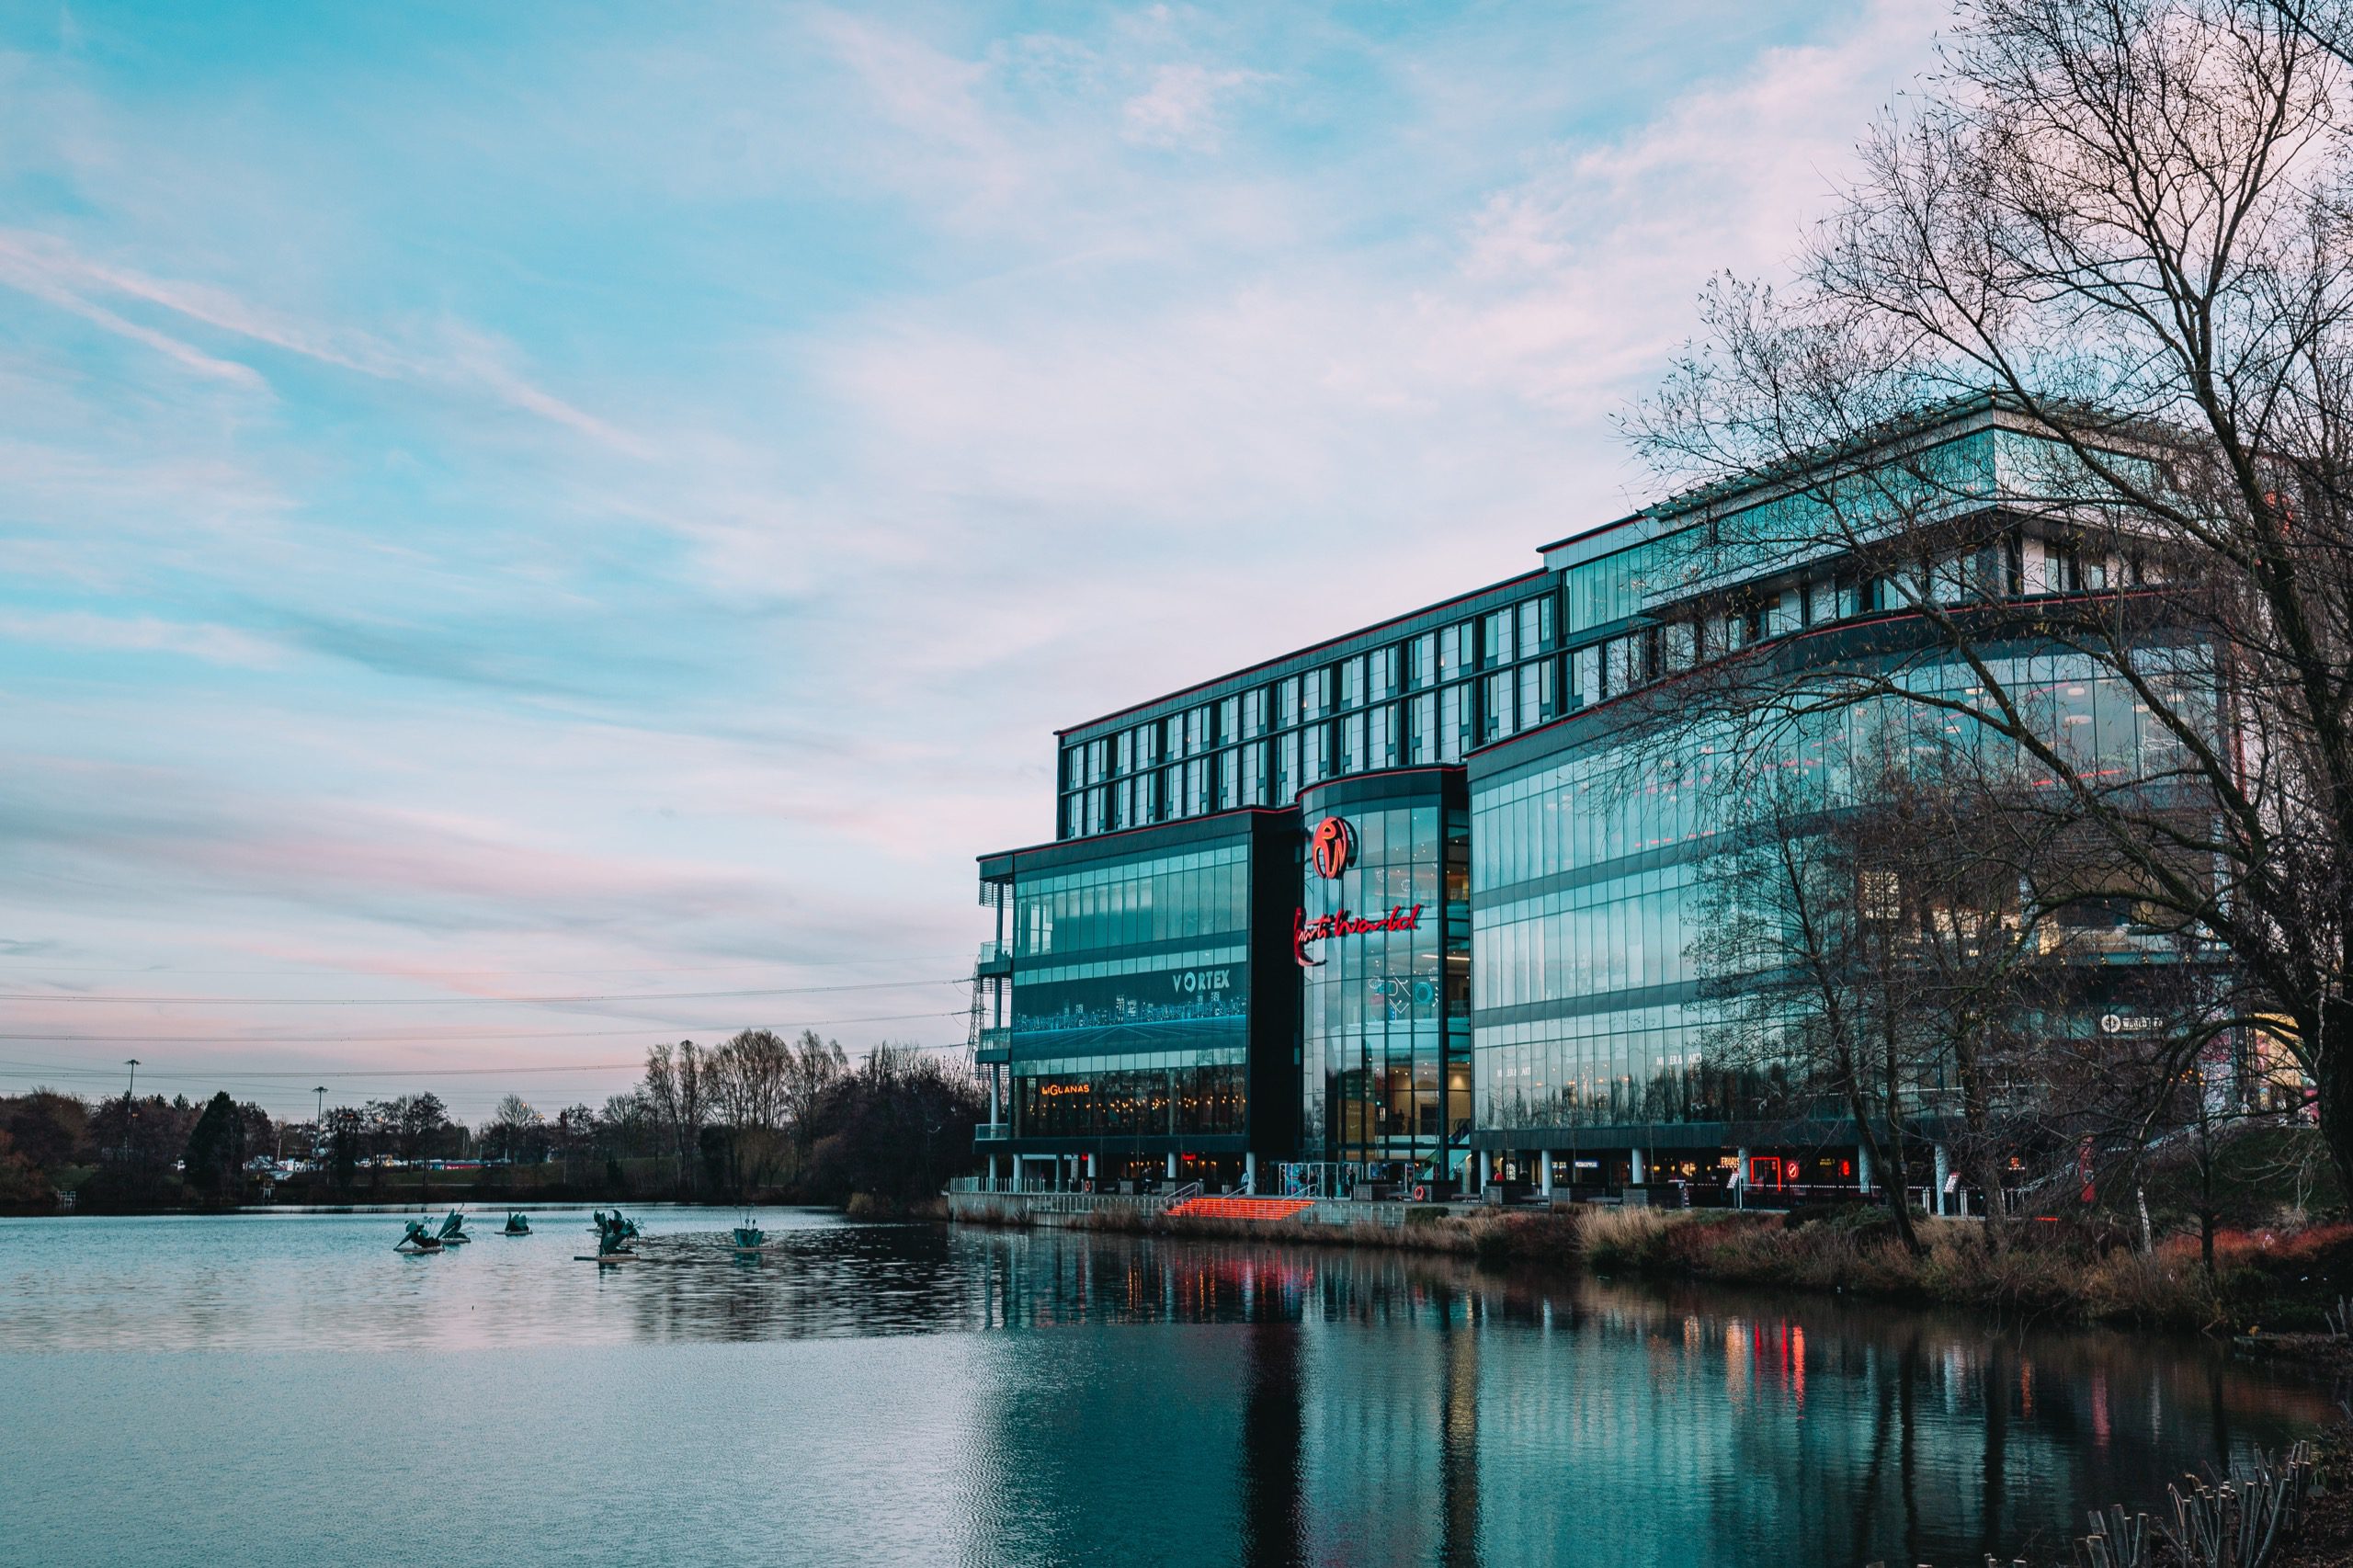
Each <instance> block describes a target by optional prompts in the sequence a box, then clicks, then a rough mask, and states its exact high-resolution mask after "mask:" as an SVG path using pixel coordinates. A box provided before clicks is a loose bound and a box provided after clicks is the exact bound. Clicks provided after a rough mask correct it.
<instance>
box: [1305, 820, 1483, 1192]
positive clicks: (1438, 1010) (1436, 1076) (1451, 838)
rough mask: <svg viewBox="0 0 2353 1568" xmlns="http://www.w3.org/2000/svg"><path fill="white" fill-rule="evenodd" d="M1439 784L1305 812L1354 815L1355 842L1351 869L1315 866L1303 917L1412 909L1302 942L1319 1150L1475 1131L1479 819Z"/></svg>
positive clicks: (1419, 1149)
mask: <svg viewBox="0 0 2353 1568" xmlns="http://www.w3.org/2000/svg"><path fill="white" fill-rule="evenodd" d="M1429 795H1430V798H1429V799H1428V801H1427V802H1426V803H1425V802H1421V801H1415V802H1411V803H1408V802H1406V801H1368V802H1363V803H1357V804H1347V805H1336V806H1335V807H1334V808H1333V809H1332V810H1331V811H1330V812H1323V811H1319V810H1317V809H1316V807H1315V805H1314V802H1313V798H1311V799H1310V801H1309V802H1308V803H1307V805H1308V809H1307V812H1306V813H1305V817H1312V818H1313V819H1314V820H1315V821H1316V822H1317V823H1319V824H1320V823H1321V822H1323V821H1324V820H1325V818H1326V817H1327V816H1328V817H1335V818H1337V819H1338V820H1340V821H1341V822H1343V823H1345V824H1347V836H1348V839H1349V841H1350V842H1351V844H1352V846H1353V849H1354V853H1353V855H1352V857H1351V858H1350V860H1349V863H1348V865H1347V869H1345V870H1343V871H1342V872H1341V873H1340V875H1339V876H1337V877H1331V878H1327V877H1324V876H1323V875H1321V874H1320V873H1319V872H1318V871H1317V869H1316V867H1315V865H1314V864H1313V860H1312V859H1311V860H1310V861H1308V862H1307V863H1306V864H1305V865H1304V866H1303V867H1302V881H1303V888H1302V895H1301V905H1300V915H1301V918H1302V919H1303V920H1305V921H1308V922H1313V921H1316V920H1319V919H1322V918H1324V917H1326V916H1341V915H1355V916H1357V917H1358V919H1359V920H1361V921H1363V922H1366V923H1375V924H1379V923H1386V924H1392V925H1394V924H1398V923H1400V922H1399V921H1398V920H1397V919H1396V918H1395V916H1397V915H1400V914H1403V915H1405V917H1406V918H1408V919H1410V920H1411V926H1410V928H1407V929H1384V930H1372V931H1365V932H1353V933H1348V934H1343V935H1338V936H1334V937H1329V938H1327V939H1323V940H1318V941H1315V942H1313V944H1312V945H1309V944H1302V949H1301V952H1302V960H1303V961H1302V968H1301V977H1302V984H1303V986H1304V988H1305V994H1304V1003H1303V1010H1302V1024H1301V1037H1302V1047H1301V1074H1302V1093H1303V1095H1304V1096H1305V1108H1304V1118H1303V1137H1302V1147H1303V1149H1304V1150H1305V1151H1306V1152H1307V1153H1308V1156H1309V1157H1311V1158H1317V1159H1326V1160H1348V1161H1368V1160H1379V1161H1389V1160H1423V1161H1427V1160H1429V1159H1431V1158H1433V1157H1434V1156H1436V1155H1437V1154H1438V1151H1439V1148H1440V1146H1441V1144H1442V1143H1443V1142H1445V1141H1446V1140H1448V1139H1449V1138H1453V1139H1457V1140H1459V1139H1460V1138H1461V1136H1462V1135H1463V1134H1465V1133H1466V1132H1467V1131H1468V1130H1469V1118H1470V1114H1471V1107H1470V1087H1471V1075H1470V1055H1469V1046H1470V1006H1469V1004H1470V982H1471V926H1470V903H1469V897H1470V822H1469V818H1468V816H1467V815H1466V813H1465V812H1463V811H1462V810H1461V808H1460V807H1453V808H1449V807H1447V806H1445V805H1443V804H1441V803H1440V801H1439V799H1438V790H1436V789H1435V788H1434V789H1433V790H1431V791H1430V792H1429ZM1302 820H1305V818H1304V817H1303V818H1302ZM1318 831H1321V829H1320V828H1319V830H1318ZM1415 911H1418V915H1414V914H1413V913H1412V912H1415Z"/></svg>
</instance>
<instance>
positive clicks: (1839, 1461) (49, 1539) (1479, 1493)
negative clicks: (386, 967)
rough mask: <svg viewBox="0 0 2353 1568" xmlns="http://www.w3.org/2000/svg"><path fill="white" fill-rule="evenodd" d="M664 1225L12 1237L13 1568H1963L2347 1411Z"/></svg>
mask: <svg viewBox="0 0 2353 1568" xmlns="http://www.w3.org/2000/svg"><path fill="white" fill-rule="evenodd" d="M649 1213H650V1214H651V1216H652V1218H651V1222H650V1223H649V1224H648V1227H647V1229H648V1231H649V1233H650V1234H651V1235H652V1237H653V1240H652V1241H651V1242H649V1244H647V1251H648V1253H649V1255H660V1256H648V1257H647V1258H646V1259H644V1260H642V1261H640V1262H638V1263H635V1264H632V1265H629V1266H625V1267H620V1268H614V1269H600V1268H597V1267H595V1266H593V1265H591V1264H587V1263H581V1262H575V1261H574V1254H575V1253H579V1252H583V1251H585V1250H588V1247H587V1242H588V1237H587V1235H586V1233H585V1216H583V1215H581V1214H575V1213H555V1212H551V1213H541V1214H540V1215H538V1216H537V1217H536V1223H537V1225H538V1227H539V1230H538V1233H537V1234H535V1235H533V1236H531V1237H529V1238H528V1239H522V1240H507V1239H505V1238H502V1237H498V1236H495V1235H494V1234H492V1233H491V1232H492V1231H494V1229H495V1224H496V1217H495V1216H485V1217H483V1220H482V1221H479V1222H480V1223H481V1224H482V1225H483V1234H482V1239H480V1240H479V1241H477V1242H476V1243H475V1244H473V1245H472V1246H471V1247H469V1248H465V1249H461V1250H458V1251H454V1252H452V1253H449V1254H447V1255H444V1256H435V1257H425V1258H408V1257H403V1256H396V1255H394V1254H393V1253H392V1251H390V1250H389V1249H390V1247H391V1244H392V1242H393V1241H394V1240H395V1239H397V1237H398V1236H399V1233H400V1229H401V1221H399V1220H398V1219H396V1218H394V1217H392V1216H389V1215H381V1214H370V1215H248V1216H239V1217H234V1218H223V1219H181V1218H171V1219H138V1220H107V1219H95V1218H79V1219H61V1220H29V1221H0V1562H12V1563H14V1562H27V1563H133V1562H136V1563H210V1562H258V1563H268V1564H306V1563H380V1562H418V1563H426V1562H436V1563H438V1562H453V1563H459V1562H461V1563H485V1564H488V1563H495V1564H507V1565H512V1564H540V1563H558V1562H565V1563H569V1562H629V1563H656V1562H679V1563H706V1562H791V1563H801V1562H812V1563H840V1562H860V1563H863V1562H954V1563H972V1564H997V1563H1007V1564H1023V1563H1060V1562H1113V1563H1170V1564H1192V1563H1217V1562H1301V1563H1308V1562H1313V1563H1374V1564H1381V1563H1436V1562H1448V1563H1472V1562H1485V1563H1497V1564H1501V1563H1545V1562H1559V1563H1593V1564H1606V1565H1608V1568H1653V1565H1656V1568H1733V1565H1748V1564H1760V1565H1763V1564H1794V1565H1802V1568H1815V1565H1832V1568H1858V1565H1859V1564H1860V1563H1862V1562H1866V1561H1868V1560H1870V1559H1873V1558H1882V1557H1883V1558H1885V1559H1887V1560H1888V1561H1890V1562H1904V1563H1913V1562H1938V1563H1942V1564H1945V1565H1947V1568H1959V1565H1960V1564H1961V1563H1963V1562H1978V1561H1981V1560H1982V1557H1983V1554H1984V1553H1985V1552H1987V1551H1993V1552H1995V1553H1998V1554H1999V1555H2000V1556H2001V1557H2002V1558H2003V1559H2004V1560H2005V1561H2006V1560H2007V1559H2008V1557H2009V1556H2010V1555H2011V1554H2012V1553H2013V1552H2016V1551H2024V1550H2026V1549H2028V1548H2029V1547H2032V1546H2037V1545H2040V1546H2042V1547H2044V1548H2047V1549H2050V1555H2051V1556H2052V1557H2053V1558H2061V1557H2063V1556H2064V1555H2065V1547H2064V1536H2065V1534H2066V1533H2067V1532H2068V1531H2069V1530H2070V1529H2071V1528H2079V1524H2080V1521H2081V1519H2082V1517H2083V1514H2084V1511H2085V1510H2086V1508H2089V1507H2091V1506H2097V1505H2100V1504H2105V1503H2108V1502H2112V1501H2127V1502H2132V1503H2135V1504H2140V1505H2149V1504H2154V1502H2156V1501H2157V1500H2158V1499H2160V1498H2161V1497H2162V1496H2163V1494H2164V1488H2165V1483H2166V1481H2167V1480H2168V1479H2170V1478H2172V1477H2174V1476H2176V1475H2178V1474H2180V1473H2181V1472H2183V1471H2188V1470H2189V1469H2192V1468H2194V1467H2196V1466H2198V1465H2200V1464H2201V1463H2203V1462H2206V1461H2210V1460H2228V1459H2231V1458H2234V1457H2244V1456H2245V1455H2246V1454H2248V1453H2250V1452H2252V1451H2253V1450H2254V1449H2258V1448H2267V1449H2268V1448H2274V1447H2277V1446H2279V1444H2280V1443H2282V1442H2284V1441H2286V1440H2288V1439H2290V1438H2291V1437H2296V1436H2300V1435H2302V1434H2303V1433H2304V1432H2305V1431H2306V1430H2307V1429H2308V1428H2309V1427H2310V1426H2313V1425H2315V1424H2317V1423H2319V1422H2320V1421H2322V1420H2323V1419H2325V1417H2326V1415H2328V1414H2329V1411H2330V1409H2331V1405H2330V1401H2329V1397H2328V1391H2325V1390H2322V1389H2315V1388H2313V1387H2311V1386H2309V1385H2307V1384H2304V1383H2302V1382H2299V1381H2291V1380H2280V1379H2274V1378H2271V1377H2268V1376H2267V1375H2266V1374H2265V1373H2263V1372H2262V1371H2260V1370H2259V1369H2252V1368H2248V1367H2245V1366H2240V1365H2234V1364H2233V1363H2232V1362H2230V1361H2229V1360H2228V1359H2226V1358H2223V1357H2222V1356H2220V1355H2218V1354H2216V1353H2214V1352H2212V1351H2211V1349H2210V1348H2208V1347H2206V1346H2198V1345H2190V1344H2180V1343H2174V1342H2149V1341H2143V1340H2136V1339H2132V1338H2128V1337H2125V1336H2120V1335H2088V1334H2066V1333H2023V1334H2021V1333H2019V1332H2018V1331H2016V1330H2011V1331H2007V1332H2005V1331H2003V1330H2001V1329H2000V1328H1998V1327H1996V1326H1995V1325H1993V1324H1987V1323H1984V1322H1981V1321H1978V1320H1974V1319H1970V1318H1963V1317H1944V1316H1937V1315H1928V1314H1918V1313H1913V1312H1904V1311H1902V1310H1899V1309H1895V1308H1891V1307H1885V1306H1876V1305H1874V1306H1854V1305H1849V1304H1847V1303H1845V1302H1842V1301H1835V1300H1833V1301H1822V1300H1817V1299H1780V1298H1771V1297H1762V1296H1748V1295H1733V1294H1726V1293H1722V1292H1702V1291H1678V1290H1658V1289H1648V1288H1643V1287H1640V1286H1636V1285H1630V1284H1612V1283H1609V1282H1608V1281H1595V1280H1579V1279H1564V1278H1542V1279H1533V1278H1521V1277H1518V1276H1511V1277H1506V1276H1501V1275H1495V1274H1485V1273H1480V1272H1477V1271H1474V1270H1472V1269H1471V1268H1469V1267H1464V1266H1460V1265H1457V1264H1454V1263H1451V1262H1445V1261H1429V1260H1419V1259H1408V1258H1403V1257H1400V1256H1394V1255H1388V1254H1381V1253H1371V1252H1339V1251H1330V1252H1321V1251H1319V1252H1298V1251H1283V1250H1279V1249H1275V1248H1260V1247H1252V1246H1247V1245H1240V1244H1207V1243H1172V1242H1167V1241H1154V1240H1145V1239H1136V1238H1129V1237H1108V1236H1093V1235H1087V1234H1085V1233H1073V1232H1055V1231H1043V1232H1035V1233H1007V1232H985V1231H965V1230H955V1231H950V1230H948V1229H945V1228H942V1227H938V1226H925V1225H915V1226H890V1225H857V1224H850V1223H847V1222H844V1221H840V1220H838V1219H835V1218H834V1217H832V1216H830V1215H826V1214H820V1213H814V1212H809V1211H801V1210H790V1211H783V1212H771V1213H768V1214H766V1215H764V1216H763V1217H762V1218H763V1221H764V1222H765V1223H766V1224H767V1227H768V1228H769V1230H770V1231H771V1232H772V1233H779V1234H780V1236H781V1238H782V1240H783V1242H784V1250H783V1251H781V1252H780V1253H779V1254H778V1255H777V1256H770V1257H767V1258H765V1259H762V1260H760V1261H757V1262H748V1263H743V1262H737V1261H734V1260H733V1259H731V1258H729V1257H726V1256H723V1255H722V1254H720V1253H719V1252H718V1250H717V1241H718V1238H717V1236H716V1234H715V1233H716V1232H717V1231H718V1230H719V1229H720V1228H721V1227H722V1226H723V1225H724V1224H725V1223H727V1222H728V1220H729V1219H730V1218H731V1217H730V1216H726V1215H715V1214H713V1213H712V1212H711V1211H710V1210H650V1211H649ZM696 1236H699V1237H700V1238H702V1239H700V1240H697V1239H692V1238H694V1237H696Z"/></svg>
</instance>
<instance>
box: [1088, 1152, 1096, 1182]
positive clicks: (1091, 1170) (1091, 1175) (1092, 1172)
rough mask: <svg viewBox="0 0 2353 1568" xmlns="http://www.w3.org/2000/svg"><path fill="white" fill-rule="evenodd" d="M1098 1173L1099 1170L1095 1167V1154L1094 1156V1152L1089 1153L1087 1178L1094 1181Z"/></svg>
mask: <svg viewBox="0 0 2353 1568" xmlns="http://www.w3.org/2000/svg"><path fill="white" fill-rule="evenodd" d="M1096 1175H1097V1172H1096V1169H1095V1156H1094V1155H1092V1154H1089V1155H1087V1156H1086V1179H1087V1180H1089V1181H1093V1180H1094V1179H1095V1177H1096Z"/></svg>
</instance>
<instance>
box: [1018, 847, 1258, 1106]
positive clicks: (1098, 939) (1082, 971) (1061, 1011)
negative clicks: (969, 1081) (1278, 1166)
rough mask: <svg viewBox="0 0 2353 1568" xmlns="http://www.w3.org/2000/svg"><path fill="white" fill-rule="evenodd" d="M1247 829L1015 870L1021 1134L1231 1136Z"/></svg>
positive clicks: (1239, 1095)
mask: <svg viewBox="0 0 2353 1568" xmlns="http://www.w3.org/2000/svg"><path fill="white" fill-rule="evenodd" d="M1249 900H1250V857H1249V846H1248V843H1247V841H1246V840H1241V839H1236V840H1233V841H1230V842H1226V843H1222V844H1215V845H1210V846H1201V847H1198V848H1187V849H1184V850H1182V851H1179V852H1176V853H1172V854H1164V855H1155V856H1144V857H1140V858H1133V859H1122V860H1118V861H1114V862H1111V863H1109V864H1104V865H1095V866H1086V867H1078V868H1074V869H1067V870H1053V871H1046V872H1042V873H1040V874H1038V875H1035V876H1027V877H1017V879H1016V881H1015V882H1014V892H1013V957H1014V963H1015V966H1016V967H1015V975H1016V983H1015V985H1014V987H1013V1028H1012V1063H1013V1096H1012V1098H1013V1132H1014V1135H1015V1136H1016V1137H1038V1138H1088V1137H1101V1138H1121V1137H1142V1136H1156V1137H1165V1136H1181V1135H1183V1134H1187V1133H1193V1134H1200V1135H1223V1134H1238V1133H1240V1132H1241V1131H1243V1125H1244V1118H1245V1113H1246V1110H1247V1106H1248V1093H1247V1083H1246V1072H1245V1069H1246V1066H1247V1056H1248V1050H1247V1046H1248V1041H1247V1030H1248V1019H1249V1015H1250V954H1249V949H1248V946H1247V937H1248V931H1249V926H1250V918H1249Z"/></svg>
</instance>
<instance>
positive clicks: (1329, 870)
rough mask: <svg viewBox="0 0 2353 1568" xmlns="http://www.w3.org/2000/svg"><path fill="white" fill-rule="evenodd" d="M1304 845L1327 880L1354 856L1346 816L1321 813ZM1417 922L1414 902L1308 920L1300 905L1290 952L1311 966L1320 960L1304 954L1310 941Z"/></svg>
mask: <svg viewBox="0 0 2353 1568" xmlns="http://www.w3.org/2000/svg"><path fill="white" fill-rule="evenodd" d="M1308 847H1309V850H1310V851H1311V852H1312V853H1313V855H1314V857H1315V869H1316V873H1317V874H1318V875H1320V876H1322V877H1323V878H1324V880H1325V881H1330V880H1331V879H1333V878H1336V877H1337V876H1338V875H1339V874H1340V873H1341V872H1343V871H1345V870H1347V869H1348V862H1350V861H1351V860H1354V859H1355V858H1356V856H1357V835H1356V830H1355V829H1354V828H1352V827H1350V826H1349V825H1348V824H1347V819H1346V818H1343V817H1325V818H1324V820H1323V821H1322V822H1319V823H1317V824H1315V831H1314V833H1313V834H1312V835H1309V838H1308ZM1421 926H1422V906H1421V905H1420V904H1418V903H1417V904H1415V905H1414V907H1413V908H1411V909H1407V908H1406V907H1405V906H1404V904H1402V903H1401V904H1399V905H1397V906H1396V907H1395V908H1393V909H1392V910H1391V911H1390V912H1389V913H1388V914H1386V915H1374V916H1372V917H1371V918H1370V919H1369V920H1368V919H1365V918H1363V917H1362V916H1359V915H1351V914H1350V913H1348V911H1347V910H1346V909H1337V910H1335V911H1333V912H1332V913H1331V914H1329V915H1317V916H1316V917H1315V918H1314V919H1313V920H1310V919H1309V918H1308V917H1307V911H1306V910H1305V909H1304V908H1301V909H1298V910H1294V911H1293V912H1292V913H1291V917H1290V950H1291V956H1292V957H1293V958H1296V959H1297V960H1299V966H1300V968H1302V969H1314V968H1317V967H1318V966H1320V965H1321V964H1322V963H1323V962H1324V960H1322V959H1319V958H1312V957H1310V956H1309V954H1308V951H1307V949H1308V948H1309V947H1311V946H1312V945H1313V944H1314V943H1317V942H1321V941H1324V940H1327V939H1329V938H1330V937H1359V936H1364V935H1366V934H1368V933H1370V932H1373V931H1418V930H1420V929H1421Z"/></svg>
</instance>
